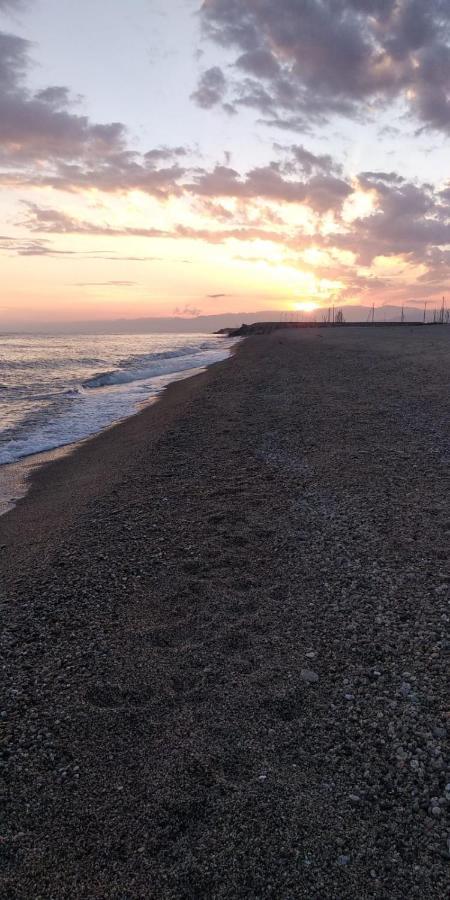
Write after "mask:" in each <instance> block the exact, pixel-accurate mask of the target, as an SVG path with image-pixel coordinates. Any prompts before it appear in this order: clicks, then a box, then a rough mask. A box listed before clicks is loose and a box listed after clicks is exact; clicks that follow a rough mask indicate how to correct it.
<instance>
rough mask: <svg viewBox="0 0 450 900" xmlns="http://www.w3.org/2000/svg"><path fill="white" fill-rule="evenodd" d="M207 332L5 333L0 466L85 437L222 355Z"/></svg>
mask: <svg viewBox="0 0 450 900" xmlns="http://www.w3.org/2000/svg"><path fill="white" fill-rule="evenodd" d="M233 343H234V341H233V340H229V339H227V338H222V337H218V336H214V335H205V334H193V335H191V334H189V335H186V334H183V335H180V334H178V335H177V334H158V335H147V334H146V335H142V334H139V335H117V334H116V335H114V334H109V335H106V334H105V335H24V334H20V335H18V334H15V335H3V336H0V467H1V466H5V465H8V464H10V463H15V462H17V461H18V460H22V459H24V458H25V457H29V456H31V455H34V454H38V453H43V452H45V451H49V450H55V449H56V448H59V447H64V446H66V445H68V444H73V443H75V442H78V441H80V440H83V439H84V438H87V437H89V436H91V435H93V434H96V433H97V432H99V431H101V430H102V429H104V428H106V427H108V426H110V425H112V424H113V423H114V422H117V421H119V420H121V419H124V418H126V417H127V416H130V415H132V414H133V413H135V412H137V410H138V409H139V407H140V406H141V405H143V404H145V403H146V402H149V401H150V400H151V399H152V398H155V397H156V396H157V395H158V394H159V393H160V392H161V390H162V389H163V388H164V387H165V386H166V385H167V384H169V382H171V381H175V380H176V379H177V378H181V377H185V376H186V375H188V374H194V373H195V372H196V371H198V370H202V369H203V368H205V366H208V365H211V363H214V362H218V361H220V360H222V359H225V358H226V357H227V356H228V355H229V352H230V348H231V346H232V344H233Z"/></svg>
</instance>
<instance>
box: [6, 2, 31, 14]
mask: <svg viewBox="0 0 450 900" xmlns="http://www.w3.org/2000/svg"><path fill="white" fill-rule="evenodd" d="M27 5H28V3H27V0H0V12H9V11H10V10H12V11H13V12H15V11H16V10H20V9H23V8H24V7H25V6H27Z"/></svg>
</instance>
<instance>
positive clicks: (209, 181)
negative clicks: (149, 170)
mask: <svg viewBox="0 0 450 900" xmlns="http://www.w3.org/2000/svg"><path fill="white" fill-rule="evenodd" d="M312 156H313V154H311V157H312ZM315 159H316V160H318V159H319V158H318V157H315ZM288 168H289V167H288ZM285 169H286V166H285V165H283V164H280V163H277V162H273V163H271V164H269V165H268V166H258V167H255V168H254V169H250V170H249V171H248V172H247V173H246V175H245V176H243V177H241V175H240V174H239V172H237V170H236V169H232V168H230V167H229V166H216V167H215V168H214V169H213V170H212V171H210V172H209V171H202V170H200V171H199V172H198V173H197V175H196V176H195V178H194V181H193V182H191V183H190V184H186V185H185V189H186V190H188V191H190V192H192V193H194V194H198V195H203V196H207V197H216V198H218V197H238V198H239V197H240V198H247V199H257V198H259V199H261V200H271V201H277V202H285V203H305V204H307V205H309V206H311V208H312V209H314V210H316V211H317V212H326V211H327V210H328V209H334V210H339V209H340V208H341V207H342V203H343V202H344V200H345V199H346V197H348V196H349V195H350V194H351V192H352V187H351V186H350V184H348V183H347V182H346V181H344V180H343V179H340V178H337V177H336V176H334V175H332V174H317V175H313V176H312V177H311V178H310V179H306V180H304V179H298V178H297V179H294V178H289V177H285V176H284V172H285Z"/></svg>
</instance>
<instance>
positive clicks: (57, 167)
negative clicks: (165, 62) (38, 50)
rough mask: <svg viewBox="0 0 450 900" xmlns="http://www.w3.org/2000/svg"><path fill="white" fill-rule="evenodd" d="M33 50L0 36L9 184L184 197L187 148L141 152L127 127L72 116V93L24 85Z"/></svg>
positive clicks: (2, 139)
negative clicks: (180, 194)
mask: <svg viewBox="0 0 450 900" xmlns="http://www.w3.org/2000/svg"><path fill="white" fill-rule="evenodd" d="M30 49H31V44H30V43H29V41H27V40H24V39H23V38H21V37H18V36H16V35H13V34H7V33H5V32H2V31H0V164H3V167H4V168H3V172H1V173H0V180H1V181H2V183H3V184H6V185H10V186H14V185H43V186H51V187H55V188H59V189H62V190H80V189H82V188H92V187H96V188H98V189H99V190H103V191H110V192H112V191H130V190H135V189H137V190H141V191H144V192H146V193H148V194H151V195H154V196H156V197H160V198H164V197H166V196H168V195H170V194H176V193H178V192H179V188H178V180H179V179H180V178H181V177H182V176H183V174H184V169H183V168H182V167H181V166H180V163H179V160H180V159H182V158H183V157H184V156H186V155H187V152H188V151H187V150H186V148H184V147H174V148H169V147H157V148H154V149H150V150H149V151H148V152H147V153H143V154H141V153H136V152H134V151H132V150H130V149H129V148H128V146H127V131H126V128H125V126H124V125H123V124H122V123H121V122H109V123H97V122H93V121H92V120H91V119H89V118H88V117H87V116H83V115H78V114H76V113H75V112H74V111H73V105H74V102H76V101H77V100H78V99H79V98H75V100H72V98H71V94H70V91H69V90H68V88H66V87H63V86H59V85H51V86H49V87H46V88H44V89H42V90H39V91H37V92H32V91H30V90H29V89H28V88H27V86H26V74H27V71H28V68H29V64H30V61H29V52H30Z"/></svg>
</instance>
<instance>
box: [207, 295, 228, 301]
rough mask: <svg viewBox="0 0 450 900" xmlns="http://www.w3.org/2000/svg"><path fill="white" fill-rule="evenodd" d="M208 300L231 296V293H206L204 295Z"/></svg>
mask: <svg viewBox="0 0 450 900" xmlns="http://www.w3.org/2000/svg"><path fill="white" fill-rule="evenodd" d="M206 296H207V297H208V298H209V299H210V300H220V299H222V297H232V296H233V295H232V294H207V295H206Z"/></svg>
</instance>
